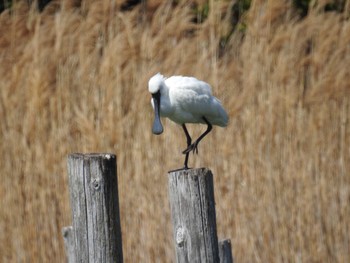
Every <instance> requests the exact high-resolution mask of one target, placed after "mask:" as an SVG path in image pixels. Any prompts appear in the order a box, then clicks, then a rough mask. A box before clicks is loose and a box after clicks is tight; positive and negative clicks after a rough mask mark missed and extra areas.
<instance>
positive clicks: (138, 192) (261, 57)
mask: <svg viewBox="0 0 350 263" xmlns="http://www.w3.org/2000/svg"><path fill="white" fill-rule="evenodd" d="M24 2H25V1H23V2H21V1H19V2H17V3H16V4H15V6H14V8H13V10H12V12H11V13H10V12H9V11H5V12H3V13H2V14H1V15H0V32H1V33H0V60H1V65H0V75H1V76H2V78H1V81H0V116H1V122H0V128H1V131H0V132H1V141H0V154H1V158H0V176H1V184H0V202H1V210H0V220H1V221H0V243H1V246H0V255H1V256H0V261H1V262H63V261H64V260H65V254H64V250H63V241H62V238H61V228H62V227H63V226H65V225H69V224H70V222H71V218H70V207H69V199H68V185H67V173H66V156H67V154H69V153H71V152H113V153H116V154H117V159H118V178H119V188H120V190H119V193H120V202H121V203H120V209H121V220H122V232H123V250H124V258H125V262H171V261H172V260H173V258H174V251H173V246H172V228H171V222H170V212H169V204H168V196H167V195H168V192H167V176H166V173H167V171H168V170H170V169H173V168H177V167H179V166H180V165H182V162H183V156H181V150H182V149H183V148H184V147H185V138H184V136H183V134H182V130H181V128H180V127H179V126H176V125H175V124H173V123H171V122H168V121H164V124H165V125H164V126H165V133H164V134H163V135H162V136H154V135H152V134H151V125H152V110H151V106H150V95H149V94H148V91H147V81H148V79H149V77H150V76H152V75H153V74H154V73H156V72H158V71H160V72H162V73H164V74H166V75H173V74H185V75H194V76H196V77H198V78H201V79H204V80H206V81H208V82H209V83H211V84H212V86H213V92H214V94H215V95H217V96H218V97H219V98H221V100H222V101H223V104H224V105H225V107H226V108H227V110H228V112H229V115H230V118H231V120H230V125H229V126H228V128H226V129H220V128H217V129H215V130H214V132H213V133H212V134H211V135H210V136H208V138H207V139H206V140H205V141H204V142H203V143H202V144H201V145H200V154H199V155H198V156H194V157H192V156H191V157H190V165H191V166H194V167H202V166H206V167H209V168H210V169H211V170H212V171H213V173H214V177H215V178H214V180H215V195H216V208H217V223H218V234H219V238H220V237H221V238H223V237H230V238H231V240H232V244H233V254H234V257H235V260H236V261H237V262H350V240H349V239H350V238H349V237H350V219H349V218H350V206H349V202H350V174H349V172H350V167H349V165H350V148H349V143H350V124H349V116H350V93H349V88H350V46H349V43H350V21H349V19H348V15H349V6H350V2H349V1H346V4H345V7H346V8H345V11H344V12H343V13H334V12H327V13H325V12H323V11H322V5H323V4H324V3H325V2H326V1H318V5H316V6H314V7H313V8H312V9H311V10H310V12H309V14H308V15H307V16H306V17H305V18H304V19H302V20H299V19H297V18H296V14H295V12H293V11H292V7H291V2H292V1H259V0H256V1H253V2H252V6H251V9H250V11H249V12H248V14H247V15H246V16H245V18H244V19H245V22H246V24H247V29H246V32H245V37H244V38H243V37H242V34H241V33H239V32H238V31H237V32H236V33H234V34H233V35H232V37H231V39H230V41H229V43H227V45H226V47H225V49H224V51H220V50H219V44H218V43H219V40H220V38H222V36H225V35H226V34H227V32H228V30H229V29H228V28H229V19H228V18H229V13H228V12H227V10H229V7H230V6H229V5H230V3H228V2H227V1H215V4H214V1H209V6H210V9H209V14H208V18H207V19H206V20H205V22H204V23H202V24H194V23H192V22H191V20H192V18H193V11H191V8H190V6H189V5H188V4H186V2H183V3H182V2H181V3H179V4H178V5H176V6H174V5H171V4H169V3H168V2H164V3H163V4H161V5H159V6H158V5H157V1H151V2H148V3H147V4H146V6H143V7H140V6H139V7H136V8H135V9H133V10H131V11H127V12H121V11H119V4H118V3H116V2H115V1H107V0H105V1H88V0H86V1H82V3H81V6H79V7H77V5H76V3H75V2H78V1H75V2H74V1H61V2H60V3H59V2H55V3H51V4H50V5H49V6H48V7H46V8H45V10H44V11H43V12H42V13H38V12H36V11H35V10H34V9H28V6H27V5H26V4H24ZM219 51H220V52H219ZM219 53H220V56H219ZM203 129H204V127H203V126H196V127H194V126H192V127H191V128H190V132H192V133H194V134H199V133H200V132H201V131H202V130H203Z"/></svg>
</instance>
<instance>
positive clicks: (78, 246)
mask: <svg viewBox="0 0 350 263" xmlns="http://www.w3.org/2000/svg"><path fill="white" fill-rule="evenodd" d="M68 175H69V189H70V200H71V209H72V217H73V228H72V232H73V237H74V242H69V231H71V230H69V228H66V229H65V230H63V233H64V234H65V233H66V237H67V235H68V240H67V238H65V240H67V241H66V245H67V246H71V243H73V245H74V248H73V249H72V248H66V250H67V251H70V250H73V251H74V256H73V257H74V259H70V257H72V256H70V255H69V253H68V260H69V262H118V263H120V262H123V253H122V238H121V229H120V217H119V201H118V181H117V175H116V156H115V155H113V154H78V153H77V154H70V155H69V156H68ZM67 229H68V230H67ZM67 231H68V232H67Z"/></svg>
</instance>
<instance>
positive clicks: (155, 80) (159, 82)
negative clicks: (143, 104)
mask: <svg viewBox="0 0 350 263" xmlns="http://www.w3.org/2000/svg"><path fill="white" fill-rule="evenodd" d="M164 85H165V84H164V77H163V75H161V74H160V73H157V74H156V75H154V76H153V77H152V78H150V80H149V81H148V91H149V92H150V93H151V94H152V105H153V108H154V122H153V128H152V132H153V133H154V134H157V135H159V134H161V133H162V132H163V126H162V123H161V122H160V99H161V98H160V97H161V96H160V95H161V89H162V87H163V86H164Z"/></svg>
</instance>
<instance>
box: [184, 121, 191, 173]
mask: <svg viewBox="0 0 350 263" xmlns="http://www.w3.org/2000/svg"><path fill="white" fill-rule="evenodd" d="M182 129H183V130H184V132H185V135H186V139H187V148H188V147H189V146H190V145H191V142H192V139H191V136H190V134H189V133H188V131H187V128H186V125H185V124H182ZM189 154H190V153H189V152H187V153H186V157H185V163H184V169H188V165H187V163H188V156H189Z"/></svg>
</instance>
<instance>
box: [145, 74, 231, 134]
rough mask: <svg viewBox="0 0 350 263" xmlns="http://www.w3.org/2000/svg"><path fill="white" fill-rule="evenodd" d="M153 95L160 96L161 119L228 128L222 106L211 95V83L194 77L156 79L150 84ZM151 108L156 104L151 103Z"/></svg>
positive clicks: (159, 75) (151, 80)
mask: <svg viewBox="0 0 350 263" xmlns="http://www.w3.org/2000/svg"><path fill="white" fill-rule="evenodd" d="M148 89H149V91H150V92H151V93H152V94H155V93H157V92H158V91H159V92H160V116H162V117H167V118H169V119H170V120H172V121H174V122H176V123H178V124H184V123H205V121H204V119H203V117H205V118H206V119H207V120H208V121H209V122H210V123H211V124H212V125H218V126H221V127H225V126H227V124H228V115H227V113H226V111H225V109H224V108H223V106H222V104H221V102H220V101H219V100H218V99H217V98H216V97H214V96H213V95H212V92H211V87H210V85H209V84H208V83H206V82H204V81H201V80H198V79H196V78H194V77H184V76H173V77H170V78H165V77H163V76H162V75H161V74H159V73H158V74H156V75H154V76H153V77H152V78H151V79H150V80H149V83H148ZM152 106H153V107H154V101H153V99H152Z"/></svg>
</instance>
